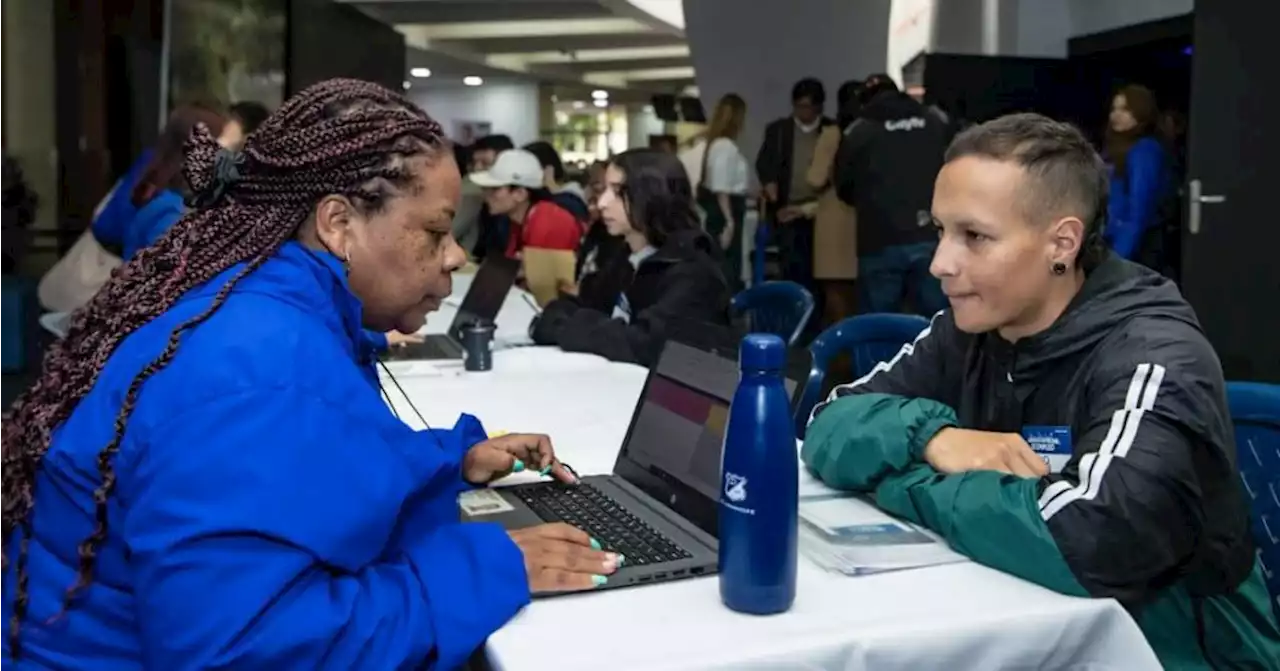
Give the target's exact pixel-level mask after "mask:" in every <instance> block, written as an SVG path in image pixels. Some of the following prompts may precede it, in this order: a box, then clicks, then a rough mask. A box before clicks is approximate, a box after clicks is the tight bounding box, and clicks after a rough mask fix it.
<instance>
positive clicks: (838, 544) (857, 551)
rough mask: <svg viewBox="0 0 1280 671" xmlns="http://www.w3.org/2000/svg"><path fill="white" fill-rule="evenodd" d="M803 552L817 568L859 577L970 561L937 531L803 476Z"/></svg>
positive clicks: (801, 533)
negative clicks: (937, 533) (948, 543)
mask: <svg viewBox="0 0 1280 671" xmlns="http://www.w3.org/2000/svg"><path fill="white" fill-rule="evenodd" d="M799 516H800V539H799V540H800V551H801V552H803V553H804V554H805V555H806V556H807V557H809V559H810V560H812V561H813V562H814V563H815V564H817V565H819V566H821V567H822V568H825V569H827V570H828V571H834V572H837V573H843V574H845V575H851V576H859V575H869V574H872V573H882V572H885V571H901V570H905V569H913V568H923V567H926V566H936V565H939V564H950V563H954V562H962V561H968V559H967V558H966V557H964V556H963V555H961V554H960V553H958V552H956V551H954V550H952V549H951V548H950V547H948V546H947V544H946V542H945V541H943V540H942V539H941V538H939V537H938V536H937V535H936V534H934V533H933V532H931V531H929V530H927V529H924V528H922V527H920V526H917V525H915V524H912V523H910V522H906V521H903V520H900V519H898V518H896V517H894V516H892V515H890V514H888V513H886V512H884V511H882V510H880V509H879V508H876V507H875V505H874V504H872V503H871V502H870V501H868V500H867V499H865V498H862V497H861V496H858V495H855V494H850V493H848V492H841V491H837V490H834V489H831V488H830V487H827V486H826V485H824V484H822V483H821V482H819V481H818V480H817V479H815V478H813V477H812V476H810V475H809V474H808V473H805V472H803V467H802V469H801V475H800V514H799Z"/></svg>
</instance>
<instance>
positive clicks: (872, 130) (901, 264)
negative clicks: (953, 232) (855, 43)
mask: <svg viewBox="0 0 1280 671" xmlns="http://www.w3.org/2000/svg"><path fill="white" fill-rule="evenodd" d="M862 99H863V101H864V105H863V107H862V110H861V113H860V115H859V117H858V119H857V120H856V121H854V122H853V123H852V124H850V125H849V126H847V127H846V128H845V129H844V139H843V140H842V141H841V142H840V149H839V151H838V152H837V154H836V165H835V178H834V182H835V186H836V195H838V196H839V197H840V199H841V200H843V201H844V202H846V203H848V204H849V205H852V206H853V207H854V208H855V209H856V210H857V212H858V285H859V286H860V287H861V293H862V296H861V299H860V300H859V303H858V307H859V309H860V310H861V311H862V312H899V311H901V310H902V309H903V301H904V299H905V298H906V297H907V295H908V294H910V295H911V297H912V299H913V300H914V302H915V310H916V311H917V312H919V313H921V314H926V315H928V314H933V313H934V312H937V311H938V310H941V309H942V308H943V306H944V305H945V304H946V299H945V297H944V296H943V295H942V292H941V291H940V290H939V288H938V281H937V280H936V279H934V278H932V277H930V276H929V259H930V258H932V257H933V250H934V247H935V246H936V243H937V241H936V240H935V238H934V233H933V231H932V230H931V228H930V227H928V226H921V225H920V222H919V214H920V212H922V211H925V210H928V209H929V201H930V200H931V199H932V198H933V180H934V178H935V177H937V175H938V170H939V169H940V168H941V167H942V154H943V152H945V151H946V149H947V142H948V140H949V138H950V129H949V124H948V123H947V121H946V120H944V119H943V118H942V117H941V116H940V115H939V114H938V113H937V112H936V111H934V110H931V109H929V108H927V107H925V106H924V105H921V104H920V103H919V102H916V100H915V99H914V98H912V97H911V96H909V95H907V94H905V93H903V92H901V91H899V90H898V86H897V85H896V84H894V83H893V80H892V79H890V78H889V77H888V75H872V76H871V77H869V78H867V80H866V82H865V83H864V85H863V91H862Z"/></svg>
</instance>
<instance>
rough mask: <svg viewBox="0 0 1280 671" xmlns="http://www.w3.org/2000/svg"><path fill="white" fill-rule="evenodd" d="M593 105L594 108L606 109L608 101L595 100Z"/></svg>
mask: <svg viewBox="0 0 1280 671" xmlns="http://www.w3.org/2000/svg"><path fill="white" fill-rule="evenodd" d="M595 104H596V107H608V106H609V99H608V98H603V99H600V100H596V101H595Z"/></svg>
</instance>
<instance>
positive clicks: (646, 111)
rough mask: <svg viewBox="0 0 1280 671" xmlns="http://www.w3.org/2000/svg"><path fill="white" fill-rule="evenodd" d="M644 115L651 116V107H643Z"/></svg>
mask: <svg viewBox="0 0 1280 671" xmlns="http://www.w3.org/2000/svg"><path fill="white" fill-rule="evenodd" d="M644 113H645V114H653V105H645V106H644Z"/></svg>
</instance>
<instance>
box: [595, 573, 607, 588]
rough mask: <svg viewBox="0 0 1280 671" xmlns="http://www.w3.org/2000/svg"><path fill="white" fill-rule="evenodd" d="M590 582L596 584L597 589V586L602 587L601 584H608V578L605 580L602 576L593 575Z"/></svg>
mask: <svg viewBox="0 0 1280 671" xmlns="http://www.w3.org/2000/svg"><path fill="white" fill-rule="evenodd" d="M591 582H593V583H595V584H596V587H599V586H601V585H603V584H605V583H607V582H609V579H608V578H606V577H604V576H602V575H593V576H591Z"/></svg>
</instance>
